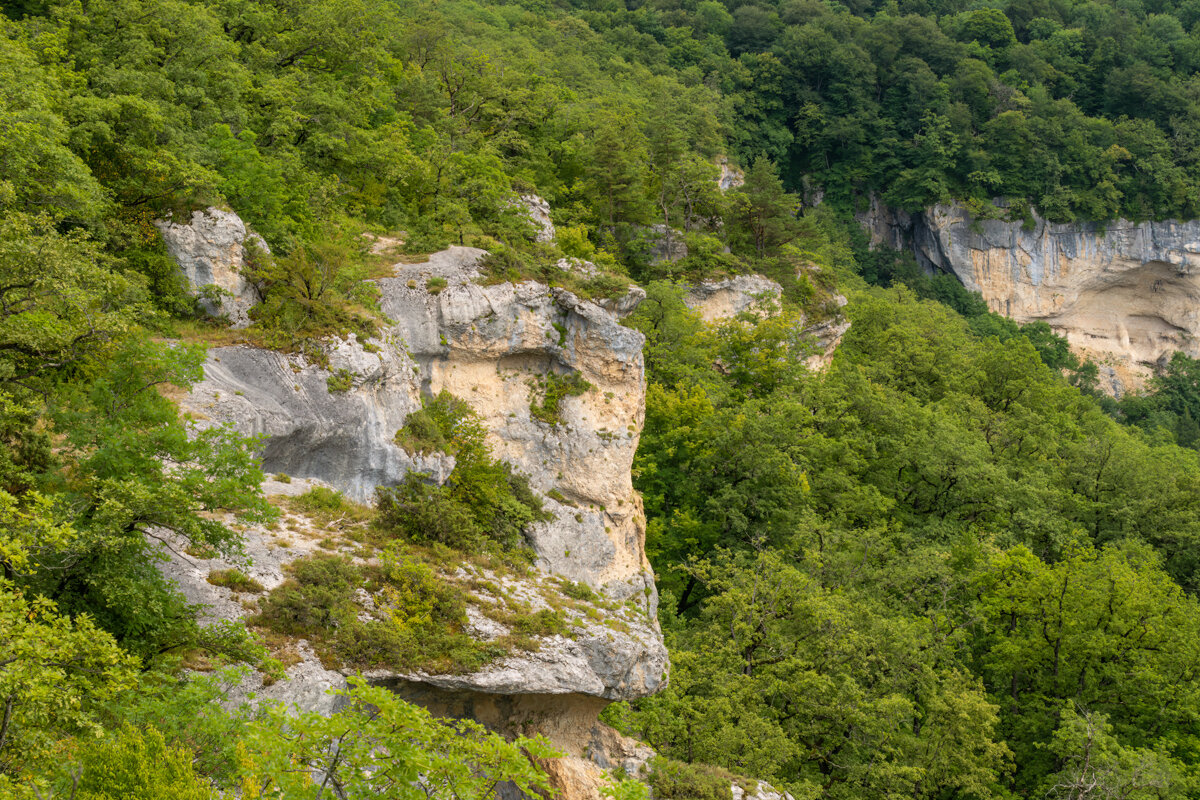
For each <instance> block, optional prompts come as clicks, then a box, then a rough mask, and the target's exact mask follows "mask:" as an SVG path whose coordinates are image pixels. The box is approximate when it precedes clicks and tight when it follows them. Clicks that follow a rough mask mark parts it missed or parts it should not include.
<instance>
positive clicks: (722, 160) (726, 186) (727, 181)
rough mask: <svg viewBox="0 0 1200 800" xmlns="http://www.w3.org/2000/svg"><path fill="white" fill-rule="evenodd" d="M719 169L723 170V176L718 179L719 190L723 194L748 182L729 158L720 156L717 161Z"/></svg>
mask: <svg viewBox="0 0 1200 800" xmlns="http://www.w3.org/2000/svg"><path fill="white" fill-rule="evenodd" d="M717 167H718V168H719V169H720V170H721V174H720V176H719V177H718V178H717V188H719V189H720V190H721V191H722V192H728V191H729V190H730V189H736V188H738V187H739V186H741V185H742V184H744V183H745V182H746V175H745V173H743V172H742V171H741V170H740V169H738V168H737V167H735V166H733V165H732V164H730V163H729V158H728V157H727V156H720V157H719V158H718V159H717Z"/></svg>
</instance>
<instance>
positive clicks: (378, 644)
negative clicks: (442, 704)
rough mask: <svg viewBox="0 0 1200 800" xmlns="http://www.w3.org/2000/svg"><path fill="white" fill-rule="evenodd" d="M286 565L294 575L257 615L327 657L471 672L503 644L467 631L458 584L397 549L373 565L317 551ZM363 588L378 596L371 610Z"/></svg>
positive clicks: (354, 663)
mask: <svg viewBox="0 0 1200 800" xmlns="http://www.w3.org/2000/svg"><path fill="white" fill-rule="evenodd" d="M288 569H289V572H290V577H289V579H288V580H287V581H285V582H284V583H283V584H282V585H281V586H279V587H277V588H276V589H274V590H272V591H271V593H270V594H269V595H267V596H266V598H264V599H263V601H262V602H261V603H260V606H259V608H260V611H259V613H258V615H257V616H255V617H254V618H253V620H252V622H253V624H255V625H260V626H262V627H264V628H267V629H269V630H271V631H274V632H276V633H281V634H285V635H288V636H296V637H304V638H307V639H309V640H310V641H312V642H314V643H315V644H316V645H317V646H318V648H319V649H320V652H321V653H322V656H323V658H325V659H326V660H327V661H330V662H333V663H339V664H346V665H350V666H355V667H359V668H365V667H372V666H382V665H387V666H388V667H389V668H400V669H426V670H431V671H440V672H445V671H450V672H459V671H465V672H470V671H472V670H477V669H479V668H480V667H482V666H483V665H485V664H486V663H488V662H489V661H490V660H491V659H492V658H494V657H495V656H497V655H498V654H499V653H500V652H502V650H500V649H497V647H495V646H488V645H486V644H481V643H479V642H476V641H475V640H473V639H472V638H471V637H470V636H468V635H467V634H466V633H464V632H463V631H462V626H463V624H464V623H465V621H466V610H465V600H464V597H463V595H462V592H461V590H460V589H457V588H456V587H454V586H453V585H451V584H449V583H447V582H446V581H444V580H441V579H440V578H438V577H437V576H436V575H435V574H434V573H433V571H432V570H431V569H430V568H429V567H428V566H426V565H424V564H422V563H420V562H418V561H415V560H413V559H412V558H410V557H408V556H405V555H403V554H402V553H400V552H399V551H394V550H393V551H389V552H388V553H386V554H384V556H383V557H382V559H381V563H380V566H379V567H376V568H368V567H364V566H362V565H359V564H356V563H354V562H353V561H351V560H349V559H347V558H345V557H343V556H332V555H328V556H326V555H316V556H307V557H305V558H302V559H299V560H297V561H294V562H292V563H291V564H290V565H289V568H288ZM363 591H365V592H367V593H368V594H370V595H371V596H372V597H373V598H374V600H373V603H374V605H373V610H371V609H365V608H364V607H363V605H362V604H361V602H360V599H359V598H360V594H361V592H363ZM364 617H365V619H364Z"/></svg>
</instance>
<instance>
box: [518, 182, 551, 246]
mask: <svg viewBox="0 0 1200 800" xmlns="http://www.w3.org/2000/svg"><path fill="white" fill-rule="evenodd" d="M518 201H519V204H520V206H521V207H522V208H523V209H524V210H525V215H526V216H527V217H529V221H530V222H532V223H533V227H534V229H535V230H536V241H539V242H549V241H551V240H553V239H554V221H553V220H551V219H550V204H549V203H547V202H546V201H545V200H543V199H542V198H541V197H538V196H537V195H536V194H523V195H521V196H520V197H519V198H518Z"/></svg>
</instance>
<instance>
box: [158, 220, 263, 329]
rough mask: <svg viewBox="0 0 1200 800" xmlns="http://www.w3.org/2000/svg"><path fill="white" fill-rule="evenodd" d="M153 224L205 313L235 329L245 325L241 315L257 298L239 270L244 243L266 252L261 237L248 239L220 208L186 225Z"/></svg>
mask: <svg viewBox="0 0 1200 800" xmlns="http://www.w3.org/2000/svg"><path fill="white" fill-rule="evenodd" d="M154 224H155V225H156V226H157V227H158V229H159V231H161V232H162V237H163V241H164V243H165V244H166V246H167V252H168V253H169V254H170V256H171V258H172V259H174V261H175V263H176V264H178V265H179V269H180V271H181V272H182V273H183V275H184V277H185V278H186V279H187V282H188V286H189V288H190V289H191V291H192V292H193V293H195V294H197V295H199V296H200V298H201V299H200V305H201V306H202V307H203V308H204V310H205V311H206V312H208V313H209V314H212V315H213V316H225V317H228V318H229V321H230V322H231V323H232V325H233V327H235V328H244V327H246V326H247V325H249V324H250V318H249V317H248V316H247V313H246V312H248V311H249V310H250V307H251V306H253V305H254V304H255V303H257V302H258V293H257V292H256V291H255V289H254V287H253V286H251V285H250V284H249V283H247V282H246V279H245V278H243V277H242V270H243V268H244V267H245V265H246V243H247V241H252V242H254V243H255V244H257V245H258V247H260V248H262V249H263V250H267V243H266V242H265V241H263V239H262V237H261V236H258V235H257V234H254V233H248V232H247V230H246V225H245V223H243V222H242V220H241V218H240V217H238V215H237V214H234V213H233V212H232V211H222V210H221V209H219V208H207V209H204V210H203V211H193V212H192V218H191V220H190V221H188V222H175V221H173V220H170V219H167V220H160V221H158V222H155V223H154Z"/></svg>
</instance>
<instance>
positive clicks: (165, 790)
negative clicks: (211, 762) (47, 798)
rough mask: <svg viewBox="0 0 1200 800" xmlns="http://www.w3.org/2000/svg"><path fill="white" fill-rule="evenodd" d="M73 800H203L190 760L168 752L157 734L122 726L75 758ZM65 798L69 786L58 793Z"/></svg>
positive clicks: (204, 789)
mask: <svg viewBox="0 0 1200 800" xmlns="http://www.w3.org/2000/svg"><path fill="white" fill-rule="evenodd" d="M78 764H79V784H78V786H77V788H75V790H74V791H73V792H72V794H71V796H73V797H75V798H77V800H207V798H208V797H209V796H210V792H209V787H208V786H207V785H206V782H205V781H203V780H202V779H201V778H199V777H198V776H197V775H196V772H195V770H194V769H193V767H192V757H191V754H190V753H188V752H187V751H185V750H184V749H182V748H179V747H171V746H168V745H167V743H166V740H165V739H164V738H163V735H162V734H161V733H159V731H158V729H157V728H154V727H147V728H145V729H142V730H138V729H136V728H133V727H130V726H126V727H123V728H121V729H120V730H119V731H117V732H116V733H114V734H112V735H109V736H106V737H105V738H103V739H100V740H98V741H95V742H92V743H89V744H87V745H85V746H84V747H83V749H82V751H81V752H80V754H79V760H78ZM62 789H63V795H64V796H66V793H67V791H68V790H69V789H70V785H69V784H67V785H65V786H63V787H62Z"/></svg>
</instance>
